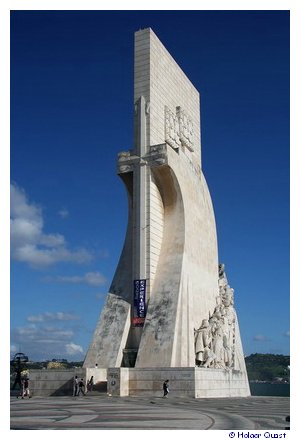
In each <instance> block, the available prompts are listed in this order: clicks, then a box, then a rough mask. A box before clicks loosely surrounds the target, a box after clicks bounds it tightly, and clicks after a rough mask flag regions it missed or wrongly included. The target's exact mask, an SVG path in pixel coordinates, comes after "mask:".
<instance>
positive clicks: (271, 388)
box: [249, 382, 290, 397]
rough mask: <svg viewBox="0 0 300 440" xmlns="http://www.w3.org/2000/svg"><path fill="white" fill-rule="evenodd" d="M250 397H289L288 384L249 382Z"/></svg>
mask: <svg viewBox="0 0 300 440" xmlns="http://www.w3.org/2000/svg"><path fill="white" fill-rule="evenodd" d="M249 385H250V391H251V396H281V397H289V396H290V384H289V383H261V382H249Z"/></svg>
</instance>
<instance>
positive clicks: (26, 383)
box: [22, 377, 31, 399]
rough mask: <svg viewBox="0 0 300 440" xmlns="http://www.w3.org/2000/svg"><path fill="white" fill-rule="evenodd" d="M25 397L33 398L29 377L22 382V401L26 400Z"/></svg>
mask: <svg viewBox="0 0 300 440" xmlns="http://www.w3.org/2000/svg"><path fill="white" fill-rule="evenodd" d="M24 397H28V398H29V399H30V398H31V395H30V391H29V379H28V377H25V378H24V379H23V381H22V399H24Z"/></svg>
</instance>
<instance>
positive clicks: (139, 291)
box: [132, 280, 146, 327]
mask: <svg viewBox="0 0 300 440" xmlns="http://www.w3.org/2000/svg"><path fill="white" fill-rule="evenodd" d="M133 289H134V290H133V292H134V293H133V317H132V324H133V326H134V327H143V325H144V321H145V317H146V280H134V282H133Z"/></svg>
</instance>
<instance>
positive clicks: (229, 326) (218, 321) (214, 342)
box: [194, 264, 235, 368]
mask: <svg viewBox="0 0 300 440" xmlns="http://www.w3.org/2000/svg"><path fill="white" fill-rule="evenodd" d="M233 294H234V290H233V289H232V288H231V287H230V286H229V284H228V282H227V278H226V275H225V271H224V265H223V264H220V265H219V295H218V296H217V301H216V302H217V304H216V307H215V309H214V312H213V314H212V315H211V316H210V317H209V319H203V320H202V324H201V326H200V327H199V328H198V330H197V329H194V336H195V356H196V365H197V366H199V367H204V368H232V367H233V365H234V345H235V337H234V333H235V311H234V307H233Z"/></svg>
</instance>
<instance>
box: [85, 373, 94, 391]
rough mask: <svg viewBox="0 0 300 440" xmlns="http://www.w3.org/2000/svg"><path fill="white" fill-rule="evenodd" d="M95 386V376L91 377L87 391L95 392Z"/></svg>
mask: <svg viewBox="0 0 300 440" xmlns="http://www.w3.org/2000/svg"><path fill="white" fill-rule="evenodd" d="M93 386H94V376H91V378H90V380H89V381H88V383H87V391H93Z"/></svg>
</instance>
